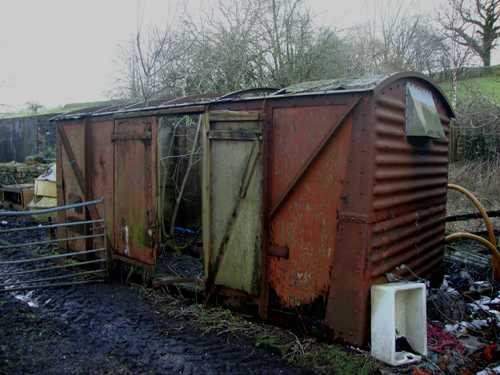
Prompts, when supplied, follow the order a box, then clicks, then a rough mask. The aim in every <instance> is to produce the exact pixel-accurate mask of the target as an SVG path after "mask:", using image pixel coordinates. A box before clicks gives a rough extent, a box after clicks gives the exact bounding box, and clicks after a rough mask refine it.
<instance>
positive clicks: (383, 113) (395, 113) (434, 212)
mask: <svg viewBox="0 0 500 375" xmlns="http://www.w3.org/2000/svg"><path fill="white" fill-rule="evenodd" d="M431 90H432V89H431ZM375 100H376V102H375V109H374V115H375V138H374V139H375V144H374V147H375V171H374V187H373V189H374V190H373V216H374V218H375V222H374V224H373V226H372V231H373V232H372V240H371V248H370V257H369V261H370V267H369V269H370V279H371V283H376V282H380V281H382V280H385V279H384V276H385V275H387V273H395V274H400V275H401V274H406V276H414V275H412V274H416V275H421V276H428V275H430V274H431V273H433V272H434V271H435V270H436V269H437V268H438V267H439V265H440V263H441V260H442V256H443V249H444V234H445V222H444V219H445V215H446V192H447V182H448V134H449V118H448V117H447V115H446V111H445V109H444V107H443V103H441V102H440V100H441V99H440V98H439V99H438V97H437V96H436V95H434V100H435V103H436V106H437V108H438V111H439V113H440V118H441V122H442V124H443V127H444V130H445V135H446V139H445V140H435V139H434V140H432V141H429V142H428V143H427V144H426V145H425V146H412V145H411V144H410V143H409V142H408V140H407V137H406V136H405V81H399V82H397V83H394V84H393V85H391V86H390V87H387V88H386V89H385V90H384V91H383V92H382V93H381V94H380V95H378V96H377V97H376V99H375ZM403 264H404V265H405V266H407V267H408V268H409V270H408V268H407V269H406V270H405V269H401V268H398V267H399V266H401V265H403ZM408 273H409V274H410V275H408Z"/></svg>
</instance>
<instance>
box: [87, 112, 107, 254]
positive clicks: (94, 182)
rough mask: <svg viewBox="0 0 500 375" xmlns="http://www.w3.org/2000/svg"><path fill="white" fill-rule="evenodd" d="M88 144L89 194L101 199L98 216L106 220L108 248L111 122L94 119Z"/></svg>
mask: <svg viewBox="0 0 500 375" xmlns="http://www.w3.org/2000/svg"><path fill="white" fill-rule="evenodd" d="M89 126H90V129H89V130H90V131H89V135H88V138H87V139H88V142H89V145H90V149H88V151H89V153H88V156H87V163H88V169H89V170H91V171H92V173H89V175H88V176H87V178H86V179H87V183H88V186H89V190H90V191H89V194H90V196H91V197H92V198H103V199H104V204H102V205H99V206H98V207H97V210H98V213H99V216H100V217H102V218H104V219H105V220H106V229H107V236H108V240H109V241H108V242H107V243H108V246H110V247H111V248H112V247H113V244H114V237H113V234H114V230H113V172H112V171H113V170H114V155H113V149H112V146H111V145H110V140H111V135H112V134H113V127H114V122H113V120H100V119H95V120H93V121H92V122H91V123H90V125H89Z"/></svg>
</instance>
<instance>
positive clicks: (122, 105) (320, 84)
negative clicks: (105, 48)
mask: <svg viewBox="0 0 500 375" xmlns="http://www.w3.org/2000/svg"><path fill="white" fill-rule="evenodd" d="M404 78H415V79H420V80H424V81H427V82H428V83H429V84H431V85H432V86H434V88H435V89H436V90H437V91H439V93H440V95H441V96H442V97H443V98H444V99H445V101H446V98H445V96H444V94H443V93H442V92H441V91H440V89H439V87H437V86H435V85H434V84H433V83H432V82H430V81H429V80H428V78H426V77H425V76H424V75H422V74H420V73H413V72H403V73H390V74H379V75H370V76H364V77H357V78H356V77H343V78H337V79H327V80H320V81H309V82H302V83H297V84H294V85H290V86H288V87H285V88H282V89H273V88H252V89H248V90H239V91H236V92H233V93H229V94H226V95H222V96H221V95H215V94H202V95H192V96H184V97H173V96H172V97H166V98H162V99H157V100H153V101H149V102H147V103H145V102H133V101H120V102H110V103H109V104H108V105H105V106H100V107H92V108H84V109H82V110H78V111H74V112H69V113H64V114H61V115H58V116H55V117H53V118H52V119H51V120H56V121H57V120H74V119H80V118H82V117H88V116H104V115H115V114H116V115H128V114H129V113H135V112H144V111H162V110H165V109H167V110H168V109H172V108H176V107H179V108H182V107H186V106H190V105H193V106H194V105H207V104H214V103H217V102H222V101H238V100H241V101H244V100H254V99H259V98H262V97H270V98H278V97H279V98H284V97H290V96H294V95H298V96H300V95H312V94H335V93H338V94H342V93H344V92H346V91H372V90H377V88H378V87H380V85H381V84H387V83H388V82H389V81H391V80H395V79H404ZM446 102H447V101H446ZM448 111H449V112H450V113H452V112H453V111H452V110H451V107H450V108H449V110H448Z"/></svg>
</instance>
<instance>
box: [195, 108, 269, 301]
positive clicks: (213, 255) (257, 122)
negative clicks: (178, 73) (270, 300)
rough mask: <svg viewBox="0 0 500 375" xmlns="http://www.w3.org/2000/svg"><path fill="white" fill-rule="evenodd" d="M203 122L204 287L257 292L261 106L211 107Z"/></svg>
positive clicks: (260, 197)
mask: <svg viewBox="0 0 500 375" xmlns="http://www.w3.org/2000/svg"><path fill="white" fill-rule="evenodd" d="M204 116H205V117H204V121H203V123H204V125H203V151H204V152H203V163H204V165H203V194H202V195H203V244H204V254H205V276H206V277H207V284H208V285H207V287H208V288H211V287H212V286H214V285H219V286H224V287H228V288H232V289H237V290H243V291H245V292H248V293H250V294H257V293H258V286H259V280H260V264H261V238H262V181H263V163H262V160H263V158H262V122H261V116H260V113H259V112H231V111H212V112H208V113H206V114H205V115H204Z"/></svg>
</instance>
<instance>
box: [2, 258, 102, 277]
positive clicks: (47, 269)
mask: <svg viewBox="0 0 500 375" xmlns="http://www.w3.org/2000/svg"><path fill="white" fill-rule="evenodd" d="M105 262H106V259H97V260H87V261H84V262H76V263H69V264H61V265H59V266H52V267H44V268H36V269H34V270H28V271H17V272H11V273H4V272H2V274H1V276H2V277H3V276H5V277H7V276H18V275H26V274H30V273H37V272H44V271H52V270H57V269H62V268H71V267H78V266H85V265H88V264H95V263H105Z"/></svg>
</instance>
